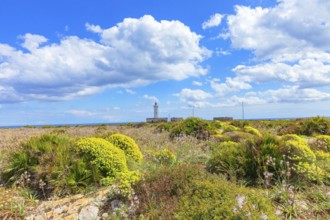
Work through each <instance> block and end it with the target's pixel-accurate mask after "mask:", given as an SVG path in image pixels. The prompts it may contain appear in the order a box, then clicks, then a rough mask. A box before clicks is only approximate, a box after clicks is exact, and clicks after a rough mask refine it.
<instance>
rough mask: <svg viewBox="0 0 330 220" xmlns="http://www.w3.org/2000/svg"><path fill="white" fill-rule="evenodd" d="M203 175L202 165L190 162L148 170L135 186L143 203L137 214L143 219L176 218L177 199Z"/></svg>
mask: <svg viewBox="0 0 330 220" xmlns="http://www.w3.org/2000/svg"><path fill="white" fill-rule="evenodd" d="M202 175H203V173H202V168H201V167H200V166H197V165H189V164H175V165H173V166H161V167H159V169H153V170H151V171H149V172H147V173H146V174H145V175H144V178H143V180H141V181H140V182H139V183H138V184H136V185H135V186H134V188H135V192H136V195H137V196H138V198H139V201H140V204H141V205H140V206H139V207H138V210H137V213H136V214H137V215H140V217H141V216H143V218H142V219H174V218H175V211H174V210H175V209H176V208H177V201H178V200H179V198H180V197H181V196H182V195H183V194H185V192H186V189H189V186H190V185H191V183H192V182H193V180H194V179H195V178H196V177H200V178H201V177H202Z"/></svg>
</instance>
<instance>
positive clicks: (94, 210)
mask: <svg viewBox="0 0 330 220" xmlns="http://www.w3.org/2000/svg"><path fill="white" fill-rule="evenodd" d="M98 214H99V207H98V206H96V205H89V206H85V207H83V208H82V209H81V211H80V213H79V215H78V220H97V219H100V218H99V217H98Z"/></svg>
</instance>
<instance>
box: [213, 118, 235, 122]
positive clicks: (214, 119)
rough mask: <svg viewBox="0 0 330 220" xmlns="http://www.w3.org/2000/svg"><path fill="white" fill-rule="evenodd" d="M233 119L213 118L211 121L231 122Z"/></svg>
mask: <svg viewBox="0 0 330 220" xmlns="http://www.w3.org/2000/svg"><path fill="white" fill-rule="evenodd" d="M232 120H234V119H233V117H214V118H213V121H232Z"/></svg>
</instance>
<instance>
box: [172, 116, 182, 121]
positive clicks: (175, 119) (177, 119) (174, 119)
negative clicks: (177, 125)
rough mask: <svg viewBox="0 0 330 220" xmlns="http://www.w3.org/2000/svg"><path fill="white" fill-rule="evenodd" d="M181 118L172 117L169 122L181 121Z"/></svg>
mask: <svg viewBox="0 0 330 220" xmlns="http://www.w3.org/2000/svg"><path fill="white" fill-rule="evenodd" d="M182 120H183V118H178V117H172V118H171V122H176V121H182Z"/></svg>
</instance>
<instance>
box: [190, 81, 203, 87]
mask: <svg viewBox="0 0 330 220" xmlns="http://www.w3.org/2000/svg"><path fill="white" fill-rule="evenodd" d="M192 84H193V85H194V86H203V83H202V82H199V81H193V82H192Z"/></svg>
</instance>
